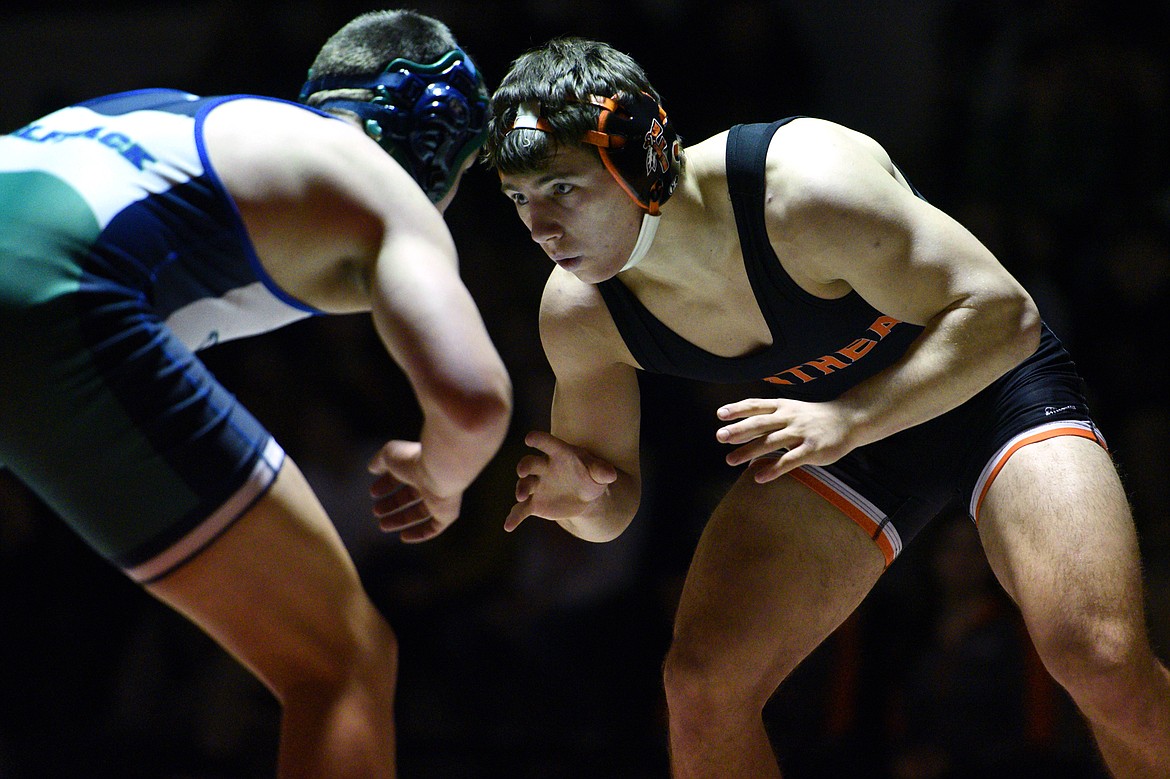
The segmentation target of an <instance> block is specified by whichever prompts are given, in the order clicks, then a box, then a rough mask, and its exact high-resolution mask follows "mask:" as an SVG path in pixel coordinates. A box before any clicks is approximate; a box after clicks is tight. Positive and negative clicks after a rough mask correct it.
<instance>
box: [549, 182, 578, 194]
mask: <svg viewBox="0 0 1170 779" xmlns="http://www.w3.org/2000/svg"><path fill="white" fill-rule="evenodd" d="M573 189H574V187H573V185H572V184H570V183H569V182H567V181H558V182H557V183H556V184H553V188H552V190H553V194H554V195H567V194H569V193H570V192H572V191H573Z"/></svg>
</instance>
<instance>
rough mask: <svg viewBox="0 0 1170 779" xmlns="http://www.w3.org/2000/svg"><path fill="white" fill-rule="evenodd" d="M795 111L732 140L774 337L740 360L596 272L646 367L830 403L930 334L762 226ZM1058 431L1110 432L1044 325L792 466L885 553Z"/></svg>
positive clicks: (748, 263) (734, 179) (759, 294)
mask: <svg viewBox="0 0 1170 779" xmlns="http://www.w3.org/2000/svg"><path fill="white" fill-rule="evenodd" d="M793 118H795V117H792V118H789V119H784V120H781V121H778V122H774V123H772V124H752V125H737V126H735V127H733V128H732V129H731V131H730V133H729V135H728V139H727V179H728V190H729V192H730V195H731V200H732V204H733V206H734V209H735V217H736V225H737V228H738V231H739V238H740V246H741V249H742V251H743V255H744V265H745V268H746V270H747V275H748V279H749V280H750V282H751V285H752V290H753V292H754V294H755V297H756V301H757V303H758V304H759V306H760V311H761V312H762V313H763V315H764V319H765V321H766V322H767V324H768V328H769V330H770V331H771V334H772V345H771V346H770V347H767V348H766V349H762V350H760V351H757V352H753V353H751V354H749V355H745V356H742V357H730V358H729V357H720V356H718V355H714V354H711V353H709V352H706V351H704V350H702V349H700V348H698V347H696V346H695V345H694V344H692V343H690V342H688V341H686V340H684V339H683V338H681V337H680V336H679V335H677V334H676V333H674V332H673V331H672V330H670V329H669V328H668V327H666V326H665V325H664V324H662V322H660V321H659V320H658V319H656V318H655V317H654V315H653V314H651V313H650V312H649V311H648V310H647V309H646V308H645V307H644V306H643V305H642V304H641V302H639V301H638V299H637V298H636V297H634V295H633V294H632V293H631V292H630V291H629V289H628V288H627V287H625V285H624V284H623V283H622V282H621V281H620V280H619V279H618V278H616V277H615V278H612V279H609V280H607V281H604V282H601V283H600V284H598V289H599V291H600V292H601V295H602V297H603V298H604V300H605V303H606V306H607V307H608V308H609V311H610V314H611V316H612V317H613V319H614V322H615V324H616V325H617V328H618V331H619V332H620V333H621V335H622V338H623V339H624V340H625V343H626V346H627V347H628V348H629V350H630V353H631V354H632V355H633V356H634V359H636V360H637V361H638V364H639V365H640V366H641V367H642V368H643V369H644V370H647V371H650V372H654V373H663V374H668V375H673V376H681V377H684V378H689V379H697V380H701V381H708V382H725V383H726V382H742V381H750V380H760V381H761V384H760V388H761V393H760V394H761V395H762V396H766V397H787V398H794V399H797V400H805V401H814V402H817V401H826V400H831V399H833V398H835V397H837V396H838V395H840V394H841V393H842V392H844V391H845V390H847V389H849V388H850V387H853V386H855V385H856V384H858V383H860V382H862V381H864V380H865V379H866V378H868V377H869V376H872V375H873V374H875V373H877V372H878V371H880V370H882V369H883V368H885V367H887V366H889V365H890V364H892V363H894V362H895V361H896V360H898V359H899V358H900V357H901V356H902V355H903V354H904V353H905V351H906V349H907V348H908V347H909V345H910V343H911V342H912V341H913V340H914V339H915V338H916V337H917V336H918V334H919V333H921V332H922V328H921V327H919V326H916V325H911V324H908V323H905V322H898V321H897V320H894V319H892V318H891V317H888V316H885V315H884V314H882V312H880V311H878V310H876V309H874V308H873V307H871V306H870V305H869V304H868V303H866V301H865V300H863V299H862V298H861V296H860V295H858V294H857V293H856V292H850V293H849V294H848V295H846V296H844V297H842V298H838V299H835V300H826V299H823V298H818V297H816V296H814V295H811V294H809V293H808V292H806V291H805V290H803V289H801V288H800V287H799V286H798V285H797V284H796V282H795V281H793V280H792V278H791V277H789V276H788V274H787V273H786V272H785V271H784V268H783V266H782V265H781V264H780V261H779V259H778V258H777V257H776V254H775V253H774V251H773V250H772V247H771V244H770V242H769V240H768V234H767V229H766V226H765V223H764V191H765V178H764V177H765V159H766V157H767V153H768V145H769V143H770V141H771V139H772V136H773V134H774V133H775V132H776V130H777V129H778V128H779V127H780V126H782V125H784V124H786V123H787V122H789V121H792V119H793ZM916 194H917V193H916ZM764 382H767V383H764ZM1052 435H1080V436H1084V437H1090V438H1095V439H1097V440H1099V441H1100V440H1101V438H1100V436H1099V434H1098V433H1097V432H1096V428H1095V426H1094V425H1093V424H1092V420H1091V418H1090V416H1089V411H1088V407H1087V404H1086V403H1085V399H1084V390H1083V383H1082V381H1081V379H1080V377H1079V376H1078V375H1077V373H1076V369H1075V367H1074V366H1073V364H1072V361H1071V359H1070V358H1069V356H1068V353H1067V352H1066V351H1065V350H1064V348H1063V346H1062V345H1061V344H1060V342H1059V341H1058V340H1057V338H1056V336H1055V335H1054V334H1053V333H1052V331H1051V330H1049V328H1048V327H1047V326H1046V325H1045V326H1044V327H1043V328H1042V335H1041V342H1040V346H1039V348H1038V349H1037V350H1036V352H1035V353H1034V354H1033V355H1032V356H1031V357H1029V358H1028V359H1027V360H1026V361H1024V362H1023V363H1022V364H1021V365H1019V366H1018V367H1016V368H1015V369H1013V370H1012V371H1010V372H1008V373H1007V374H1006V375H1004V376H1003V377H1001V378H1000V379H998V380H997V381H996V382H994V383H993V384H992V385H991V386H989V387H988V388H986V389H985V390H983V391H982V392H980V393H979V394H978V395H976V396H975V397H974V398H972V399H971V400H969V401H968V402H966V403H964V404H963V405H961V406H959V407H958V408H956V409H954V410H952V411H950V412H948V413H946V414H944V415H942V416H940V417H937V418H936V419H933V420H931V421H929V422H926V423H924V424H922V425H919V426H917V427H914V428H911V429H909V430H904V431H902V432H900V433H897V434H895V435H893V436H890V437H889V438H886V439H884V440H882V441H878V442H875V443H873V444H870V445H868V446H863V447H859V448H858V449H856V450H854V451H853V452H851V453H850V454H848V455H846V456H845V457H844V458H842V459H841V460H839V461H838V462H837V463H834V464H833V465H830V466H827V467H823V468H822V467H818V466H804V467H802V468H801V469H799V470H798V471H797V472H796V473H794V474H793V475H794V476H795V477H796V478H798V479H799V480H801V481H802V482H804V483H806V484H808V485H809V486H810V487H812V488H813V489H815V490H816V491H817V492H819V493H820V494H822V495H824V496H825V497H826V499H828V500H830V501H831V502H833V503H834V504H835V505H837V506H838V507H840V508H841V509H842V510H843V511H845V513H847V514H848V515H849V516H850V517H851V518H852V519H853V520H854V521H855V522H857V523H858V524H859V525H860V526H862V527H863V528H864V529H865V530H866V532H868V533H870V534H871V536H872V537H873V538H874V540H875V542H876V543H878V545H879V547H881V548H882V551H883V553H884V554H885V555H886V560H887V563H889V562H892V561H893V559H894V557H896V556H897V554H898V552H899V551H900V550H901V548H902V547H903V546H904V544H905V543H908V542H909V541H910V539H911V538H913V536H914V535H915V534H916V533H918V531H919V530H921V529H922V528H923V527H924V526H925V525H926V523H928V522H929V521H930V520H931V519H933V518H934V517H935V516H937V515H939V514H940V513H942V512H943V511H944V510H947V509H949V508H951V507H953V506H956V505H961V504H962V503H967V504H968V508H967V510H968V511H969V513H970V514H971V516H972V517H973V518H976V517H977V509H978V498H979V497H980V496H981V495H982V493H983V492H984V491H985V489H986V486H987V485H988V484H989V483H990V479H991V478H993V477H994V468H995V467H996V466H997V465H1000V464H1002V462H1003V461H1004V460H1005V459H1006V457H1007V456H1010V454H1011V452H1012V451H1014V448H1012V447H1011V446H1009V445H1010V444H1013V443H1019V442H1020V441H1023V442H1024V443H1029V442H1031V441H1032V440H1033V438H1035V439H1036V440H1039V439H1040V438H1044V437H1051V436H1052ZM1029 436H1031V437H1029ZM1102 443H1103V441H1102Z"/></svg>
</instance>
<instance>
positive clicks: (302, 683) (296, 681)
mask: <svg viewBox="0 0 1170 779" xmlns="http://www.w3.org/2000/svg"><path fill="white" fill-rule="evenodd" d="M292 645H293V646H294V650H293V651H290V652H288V653H287V654H286V655H285V657H284V659H283V661H281V662H280V663H279V666H280V668H279V670H278V672H277V673H276V675H275V678H274V679H273V686H274V687H275V693H276V695H277V697H278V698H281V699H288V698H293V697H305V696H316V697H319V698H321V699H329V698H333V697H337V695H339V694H341V693H342V692H343V691H353V690H364V691H365V692H367V693H368V694H370V695H371V696H372V697H375V698H385V699H389V698H392V697H393V695H394V690H395V685H396V682H397V674H398V656H399V648H398V640H397V637H396V636H395V634H394V632H393V630H391V628H390V626H389V624H387V623H386V621H385V620H384V619H383V618H382V617H381V615H380V614H378V612H377V611H376V610H374V609H372V608H370V609H368V610H367V613H365V614H362V615H361V616H358V617H353V616H351V617H350V618H349V619H346V620H343V621H342V622H341V624H340V625H335V626H333V628H332V629H330V630H315V629H314V630H307V631H305V632H304V633H303V635H302V636H301V637H300V639H298V640H295V641H294V642H292Z"/></svg>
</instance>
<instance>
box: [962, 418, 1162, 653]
mask: <svg viewBox="0 0 1170 779" xmlns="http://www.w3.org/2000/svg"><path fill="white" fill-rule="evenodd" d="M979 535H980V537H981V538H982V541H983V547H984V549H985V551H986V553H987V559H988V562H989V563H990V564H991V567H992V569H993V570H994V571H995V574H996V576H997V577H998V578H999V580H1000V582H1001V583H1002V584H1003V586H1004V588H1005V589H1006V590H1007V591H1008V593H1009V594H1010V595H1011V596H1012V598H1013V599H1015V601H1016V603H1017V604H1019V606H1020V608H1021V610H1022V611H1023V614H1024V617H1025V619H1026V620H1027V621H1028V623H1029V626H1030V627H1031V628H1032V630H1033V633H1034V635H1036V632H1037V631H1040V632H1041V633H1043V632H1044V631H1045V630H1046V629H1048V628H1050V629H1052V630H1059V629H1062V626H1064V625H1067V624H1068V622H1069V620H1070V619H1073V620H1076V621H1077V622H1079V623H1080V624H1087V625H1092V624H1095V625H1098V626H1099V627H1102V628H1104V627H1106V626H1109V625H1112V626H1113V628H1116V627H1119V626H1121V625H1127V624H1128V625H1130V626H1132V628H1133V629H1135V630H1136V629H1140V623H1141V615H1142V611H1143V603H1142V597H1143V596H1142V583H1141V573H1140V566H1139V551H1138V542H1137V536H1136V533H1135V531H1134V527H1133V520H1132V518H1131V515H1130V511H1129V504H1128V502H1127V501H1126V497H1125V491H1124V489H1123V487H1122V485H1121V481H1120V479H1119V478H1118V476H1117V472H1116V470H1115V469H1114V467H1113V463H1112V461H1111V459H1110V457H1109V454H1108V453H1107V452H1106V451H1105V450H1104V449H1103V448H1102V447H1101V446H1099V445H1098V444H1096V443H1095V442H1093V441H1091V440H1088V439H1085V438H1080V437H1076V436H1061V437H1057V438H1051V439H1048V440H1046V441H1041V442H1038V443H1034V444H1030V445H1028V446H1025V447H1023V448H1022V449H1020V450H1019V451H1017V452H1016V453H1015V454H1013V455H1012V457H1011V458H1010V459H1009V460H1008V461H1007V463H1006V464H1005V465H1004V467H1003V469H1002V470H1001V471H1000V473H999V475H998V476H997V477H996V479H995V481H994V483H993V484H992V485H991V488H990V490H989V491H988V493H987V496H986V498H985V499H984V501H983V506H982V509H981V510H980V515H979ZM1038 637H1042V636H1038Z"/></svg>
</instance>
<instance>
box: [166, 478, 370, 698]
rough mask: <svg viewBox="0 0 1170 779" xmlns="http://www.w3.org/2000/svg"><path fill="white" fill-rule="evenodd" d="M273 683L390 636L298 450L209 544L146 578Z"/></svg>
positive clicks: (169, 601) (279, 684)
mask: <svg viewBox="0 0 1170 779" xmlns="http://www.w3.org/2000/svg"><path fill="white" fill-rule="evenodd" d="M147 589H148V590H149V591H150V592H151V594H153V595H154V596H155V597H157V598H159V599H160V600H162V601H163V602H165V603H167V604H168V605H170V606H171V607H172V608H174V609H176V610H177V611H179V612H180V613H182V614H184V615H185V616H186V617H188V618H189V619H191V620H192V621H193V622H195V623H196V624H197V625H199V626H200V627H201V628H202V629H203V630H204V631H205V632H207V633H208V634H209V635H211V636H212V637H213V638H214V639H216V641H218V642H219V643H220V645H221V646H223V647H224V648H225V649H227V650H228V651H229V652H231V653H232V654H233V655H235V656H236V658H237V659H239V660H240V661H241V662H243V663H244V664H245V665H246V666H248V667H249V668H251V669H252V671H253V672H255V673H256V674H257V676H259V677H260V678H261V679H263V680H264V681H265V682H266V683H268V684H269V686H270V687H272V688H273V689H274V690H277V691H279V690H281V689H284V688H286V685H288V684H289V683H290V682H292V681H294V678H293V677H295V676H296V675H297V674H299V673H301V669H304V668H306V667H319V668H324V667H328V666H330V665H332V664H334V663H344V662H345V661H346V658H347V657H352V652H353V651H354V650H355V646H354V641H355V638H356V639H359V640H360V639H361V638H362V637H366V638H368V639H369V640H370V641H371V642H376V641H383V640H385V639H386V636H385V631H386V630H387V628H386V626H385V625H384V624H383V623H382V621H381V619H380V617H379V616H378V614H377V613H376V611H375V609H374V608H373V607H372V605H371V604H370V603H369V601H368V599H367V598H366V597H365V594H364V590H363V589H362V585H361V582H360V580H359V578H358V574H357V571H356V569H355V566H354V564H353V562H352V561H351V559H350V557H349V555H348V553H347V552H346V550H345V548H344V546H343V544H342V542H341V539H340V537H339V536H338V534H337V532H336V530H335V529H334V527H333V525H332V524H331V522H330V521H329V518H328V517H327V515H326V514H325V511H324V510H323V509H322V508H321V506H320V504H319V503H318V501H317V499H316V498H315V497H314V495H313V493H312V491H311V489H310V488H309V485H308V484H307V482H306V481H305V479H304V477H303V475H302V474H301V472H300V471H299V470H298V469H297V467H296V465H295V464H294V463H293V461H292V460H291V458H286V460H285V462H284V465H283V467H282V468H281V470H280V473H279V474H278V475H277V477H276V480H275V482H273V484H272V486H271V487H270V488H269V489H268V491H267V492H266V493H265V494H264V496H263V497H262V498H261V499H260V500H259V501H258V502H257V503H256V504H255V505H254V506H253V507H252V508H251V509H249V510H248V512H247V513H245V514H244V516H242V517H241V518H240V519H239V520H238V521H237V522H235V523H234V524H233V525H232V526H231V527H230V528H228V530H227V531H225V532H224V533H223V535H221V536H220V537H219V538H218V539H216V540H215V542H214V543H212V544H211V545H210V546H208V547H207V548H206V549H204V550H203V551H201V552H200V553H199V554H198V555H196V556H195V557H194V558H192V559H191V560H189V561H188V562H187V563H185V564H184V565H183V566H181V567H180V568H178V569H177V570H175V571H173V572H171V573H170V574H168V575H167V576H165V577H164V578H162V579H160V580H158V581H157V582H154V583H153V584H151V585H148V587H147Z"/></svg>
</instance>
